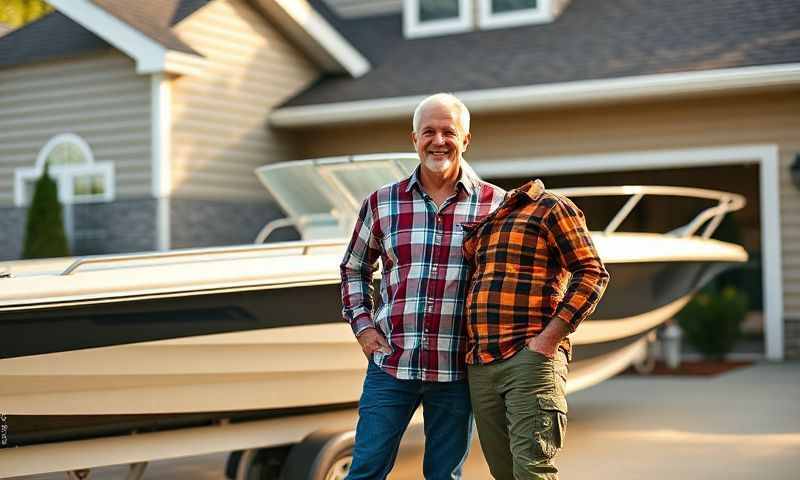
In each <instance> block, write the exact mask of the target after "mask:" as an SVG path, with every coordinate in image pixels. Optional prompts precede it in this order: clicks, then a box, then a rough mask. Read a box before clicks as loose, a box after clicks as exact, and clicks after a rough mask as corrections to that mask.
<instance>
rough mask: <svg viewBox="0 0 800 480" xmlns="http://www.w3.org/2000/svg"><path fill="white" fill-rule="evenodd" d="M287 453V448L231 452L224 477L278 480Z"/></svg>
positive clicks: (244, 479) (249, 479)
mask: <svg viewBox="0 0 800 480" xmlns="http://www.w3.org/2000/svg"><path fill="white" fill-rule="evenodd" d="M288 453H289V449H288V447H282V448H261V449H251V450H242V451H236V452H232V453H231V454H230V455H229V456H228V462H227V465H226V468H225V475H226V476H227V477H228V478H232V479H234V480H278V479H279V478H280V473H281V468H283V463H284V461H285V460H286V455H287V454H288Z"/></svg>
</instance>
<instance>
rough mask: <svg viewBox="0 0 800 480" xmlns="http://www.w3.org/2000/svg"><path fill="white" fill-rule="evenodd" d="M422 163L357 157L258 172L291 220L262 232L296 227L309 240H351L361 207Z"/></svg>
mask: <svg viewBox="0 0 800 480" xmlns="http://www.w3.org/2000/svg"><path fill="white" fill-rule="evenodd" d="M418 163H419V160H418V158H417V156H416V155H414V154H408V153H396V154H375V155H355V156H348V157H334V158H320V159H316V160H300V161H293V162H283V163H277V164H274V165H267V166H264V167H260V168H258V169H257V170H256V175H257V176H258V178H259V180H260V181H261V183H263V184H264V186H265V187H266V188H267V190H269V192H270V193H271V194H272V195H273V197H275V200H276V201H277V202H278V204H279V205H280V206H281V208H283V210H284V211H285V212H286V214H287V215H288V218H286V219H282V220H279V221H274V222H270V223H269V224H267V225H266V226H265V227H264V229H263V230H262V231H261V233H259V238H258V239H256V242H258V243H260V242H263V241H264V240H265V239H266V237H267V236H269V234H270V233H272V231H274V230H275V229H277V228H281V227H285V226H293V227H294V228H296V229H297V230H298V231H299V232H300V235H301V237H302V238H303V239H304V240H315V239H321V238H332V237H345V236H347V234H349V233H350V230H351V229H352V226H353V224H354V223H355V219H356V215H357V214H358V210H359V208H360V207H361V202H363V200H364V199H365V198H366V197H367V195H369V194H370V193H372V192H374V191H375V190H376V189H378V188H379V187H381V186H383V185H386V184H388V183H392V182H396V181H398V180H401V179H403V178H405V177H407V176H409V175H411V172H413V171H414V169H415V168H416V166H417V164H418Z"/></svg>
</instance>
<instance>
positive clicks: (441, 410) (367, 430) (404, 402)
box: [347, 361, 472, 480]
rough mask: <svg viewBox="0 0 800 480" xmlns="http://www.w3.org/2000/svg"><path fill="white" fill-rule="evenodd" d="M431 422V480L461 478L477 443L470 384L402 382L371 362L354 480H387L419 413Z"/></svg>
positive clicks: (427, 464) (427, 466) (426, 463)
mask: <svg viewBox="0 0 800 480" xmlns="http://www.w3.org/2000/svg"><path fill="white" fill-rule="evenodd" d="M420 404H422V413H423V418H424V422H425V459H424V460H423V465H422V470H423V473H424V474H425V478H426V479H428V480H452V479H460V478H461V466H462V465H463V463H464V460H466V458H467V453H468V451H469V445H470V440H471V437H472V408H471V405H470V400H469V388H468V387H467V382H466V380H462V381H458V382H442V383H440V382H423V381H420V380H398V379H396V378H394V377H393V376H391V375H389V374H388V373H386V372H384V371H383V370H381V369H380V368H379V367H378V366H377V365H375V364H374V363H372V361H370V362H369V367H368V368H367V378H366V379H365V380H364V391H363V393H362V394H361V401H360V402H359V404H358V414H359V419H358V426H357V427H356V445H355V447H354V449H353V462H352V464H351V466H350V474H349V475H348V476H347V478H348V480H378V479H385V478H386V476H387V475H388V474H389V471H391V469H392V466H393V465H394V461H395V458H396V457H397V449H398V447H399V445H400V439H401V438H402V436H403V432H405V430H406V427H407V426H408V422H409V421H410V420H411V416H412V415H413V414H414V411H415V410H416V409H417V407H418V406H419V405H420Z"/></svg>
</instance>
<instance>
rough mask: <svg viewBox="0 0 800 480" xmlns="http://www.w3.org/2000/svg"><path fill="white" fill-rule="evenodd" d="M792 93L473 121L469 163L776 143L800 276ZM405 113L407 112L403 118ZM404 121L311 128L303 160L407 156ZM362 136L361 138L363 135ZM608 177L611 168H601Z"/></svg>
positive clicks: (797, 96) (796, 313)
mask: <svg viewBox="0 0 800 480" xmlns="http://www.w3.org/2000/svg"><path fill="white" fill-rule="evenodd" d="M798 111H800V92H799V91H788V92H774V93H762V94H755V93H753V94H746V95H745V94H742V95H735V96H734V95H731V96H725V97H718V98H713V99H684V100H674V101H671V102H654V103H640V104H629V105H626V106H616V107H614V106H604V107H592V108H571V109H565V110H559V111H540V112H534V113H527V114H504V115H475V116H473V119H472V144H471V145H470V148H469V151H468V152H467V154H466V155H465V156H466V158H468V159H471V160H473V161H492V160H503V159H508V158H528V157H530V158H535V157H547V156H560V155H581V154H596V153H610V152H623V151H635V150H669V149H685V148H700V147H720V146H726V145H736V144H776V145H778V148H779V151H780V163H781V165H780V179H779V180H780V209H781V243H782V248H783V265H784V271H786V270H787V269H792V271H796V270H797V269H800V247H798V245H800V192H799V191H798V189H797V188H796V187H795V186H794V185H792V183H791V180H790V177H789V165H790V164H791V162H792V161H793V160H794V156H795V155H796V154H797V153H798V152H800V115H798V114H797V112H798ZM410 116H411V112H409V119H410ZM410 129H411V128H410V120H408V121H403V122H386V123H379V124H373V125H369V126H363V125H362V126H354V127H339V128H329V129H318V130H315V131H314V132H313V133H314V139H315V141H314V142H308V143H304V144H303V147H304V150H303V152H302V153H303V158H315V157H321V156H330V155H346V154H358V153H375V152H390V151H412V147H411V144H410V142H409V140H408V132H409V130H410ZM367 131H368V132H369V134H368V135H365V134H364V132H367ZM609 170H613V165H609ZM784 277H785V278H784V286H785V292H784V311H785V315H786V316H787V317H789V318H800V278H798V276H797V275H785V276H784Z"/></svg>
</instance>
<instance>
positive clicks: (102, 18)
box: [0, 0, 370, 76]
mask: <svg viewBox="0 0 800 480" xmlns="http://www.w3.org/2000/svg"><path fill="white" fill-rule="evenodd" d="M211 1H213V0H137V1H135V2H131V1H129V0H50V3H52V4H53V6H55V7H56V12H55V13H53V14H51V15H49V16H47V17H45V18H42V19H39V20H38V21H36V22H33V23H31V24H29V25H27V26H26V27H24V28H22V29H20V30H19V32H15V33H17V34H16V35H14V36H13V38H12V39H10V40H8V39H2V40H0V54H2V53H8V54H7V55H2V56H0V67H3V66H15V65H22V64H25V63H30V62H33V61H40V60H46V59H50V58H55V57H65V56H73V55H78V54H82V53H88V52H92V51H95V50H100V49H105V48H111V47H113V48H117V49H119V50H121V51H123V52H125V53H126V54H128V55H129V56H130V57H132V58H133V59H134V60H135V61H136V65H137V71H138V72H139V73H153V72H159V71H170V72H172V73H178V74H184V73H195V72H197V71H199V69H201V68H203V67H204V65H205V62H204V59H203V57H202V55H200V54H199V53H198V52H196V51H194V50H193V49H192V48H191V47H190V46H189V45H187V44H185V43H184V42H183V41H181V40H180V39H179V38H178V37H177V36H176V35H175V33H174V32H173V29H172V27H173V26H174V25H175V24H177V23H179V22H180V21H182V20H183V19H185V18H186V17H188V16H190V15H191V14H192V13H194V12H195V11H197V10H198V9H200V8H202V7H203V6H205V5H206V4H208V3H210V2H211ZM250 4H251V6H252V7H255V8H256V9H257V10H259V11H260V12H261V13H262V14H264V15H266V17H267V18H269V19H270V20H271V21H273V22H275V23H277V24H278V26H279V27H281V30H282V31H283V32H284V33H285V34H286V35H287V37H289V39H290V40H291V41H294V42H296V43H297V44H298V46H300V48H301V49H303V50H304V51H305V52H306V54H307V55H308V56H309V57H310V59H312V61H315V62H317V63H318V64H319V65H320V66H321V67H322V69H323V70H325V71H328V72H333V73H334V74H338V73H342V72H345V73H348V74H350V75H351V76H359V75H362V74H363V73H364V72H366V71H368V70H369V68H370V65H369V63H368V62H367V60H366V59H365V58H364V57H363V56H362V55H361V53H360V52H359V51H358V50H357V49H355V48H353V46H352V45H350V44H349V43H348V42H347V40H346V39H345V38H344V37H343V36H342V35H341V34H340V33H339V32H338V31H337V30H336V29H335V28H333V27H332V26H331V25H330V24H328V22H327V21H326V20H325V18H324V17H322V16H321V15H319V14H318V13H317V12H316V11H315V10H314V9H313V8H310V7H309V6H308V4H307V3H306V0H250Z"/></svg>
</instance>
